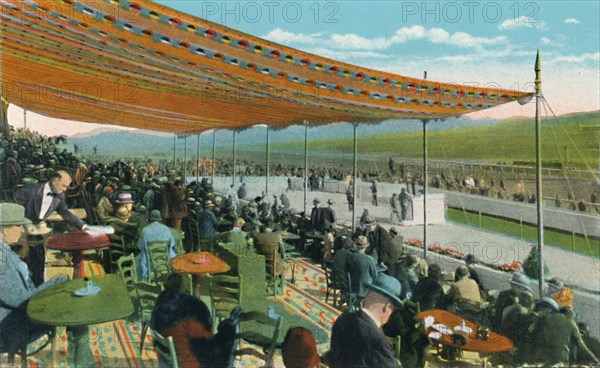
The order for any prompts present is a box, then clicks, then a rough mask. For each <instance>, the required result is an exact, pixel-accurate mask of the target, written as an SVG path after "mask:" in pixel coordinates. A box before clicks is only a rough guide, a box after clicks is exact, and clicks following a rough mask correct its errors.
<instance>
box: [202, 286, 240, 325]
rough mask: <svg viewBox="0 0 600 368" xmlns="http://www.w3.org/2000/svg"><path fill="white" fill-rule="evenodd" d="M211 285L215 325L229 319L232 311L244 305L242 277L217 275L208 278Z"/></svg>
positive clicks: (211, 301)
mask: <svg viewBox="0 0 600 368" xmlns="http://www.w3.org/2000/svg"><path fill="white" fill-rule="evenodd" d="M207 278H208V280H209V282H210V284H209V287H210V303H211V312H212V316H213V325H214V326H217V324H218V323H219V321H221V320H223V319H225V318H228V317H229V313H230V312H231V310H232V309H233V308H235V307H237V306H239V305H240V304H242V297H241V289H242V277H241V276H227V275H216V276H210V277H207Z"/></svg>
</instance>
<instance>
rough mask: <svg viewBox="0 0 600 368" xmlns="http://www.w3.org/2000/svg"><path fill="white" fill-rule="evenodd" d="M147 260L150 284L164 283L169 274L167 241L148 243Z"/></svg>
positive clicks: (169, 263)
mask: <svg viewBox="0 0 600 368" xmlns="http://www.w3.org/2000/svg"><path fill="white" fill-rule="evenodd" d="M147 251H148V259H149V260H150V270H149V271H150V275H149V276H150V277H149V280H150V282H151V283H164V282H165V281H166V279H167V277H168V276H169V274H170V273H171V262H170V261H171V257H170V254H169V242H168V241H153V242H148V250H147Z"/></svg>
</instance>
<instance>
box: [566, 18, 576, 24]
mask: <svg viewBox="0 0 600 368" xmlns="http://www.w3.org/2000/svg"><path fill="white" fill-rule="evenodd" d="M565 23H566V24H579V23H580V22H579V21H578V20H577V19H575V18H567V19H565Z"/></svg>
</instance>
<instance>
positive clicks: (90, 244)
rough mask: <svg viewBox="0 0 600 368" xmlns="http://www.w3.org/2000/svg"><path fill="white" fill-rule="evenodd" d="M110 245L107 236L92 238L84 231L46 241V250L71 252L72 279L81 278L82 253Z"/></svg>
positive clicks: (57, 236) (61, 235)
mask: <svg viewBox="0 0 600 368" xmlns="http://www.w3.org/2000/svg"><path fill="white" fill-rule="evenodd" d="M109 245H110V239H109V238H108V236H107V235H99V236H92V235H90V234H89V233H87V232H85V231H73V232H70V233H67V234H60V235H55V236H53V237H51V238H49V239H48V242H47V247H48V249H55V250H62V251H72V252H73V278H79V277H83V268H84V263H83V251H85V250H90V249H100V248H105V247H108V246H109Z"/></svg>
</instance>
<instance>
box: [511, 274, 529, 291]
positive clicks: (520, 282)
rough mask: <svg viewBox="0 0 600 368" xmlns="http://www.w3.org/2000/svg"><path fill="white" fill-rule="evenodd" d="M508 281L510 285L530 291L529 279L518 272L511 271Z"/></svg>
mask: <svg viewBox="0 0 600 368" xmlns="http://www.w3.org/2000/svg"><path fill="white" fill-rule="evenodd" d="M508 282H509V283H510V284H511V285H516V286H520V287H522V288H525V289H527V290H528V291H531V287H529V279H528V278H527V276H525V275H524V274H522V273H520V272H515V273H513V274H512V276H511V277H510V280H508Z"/></svg>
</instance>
